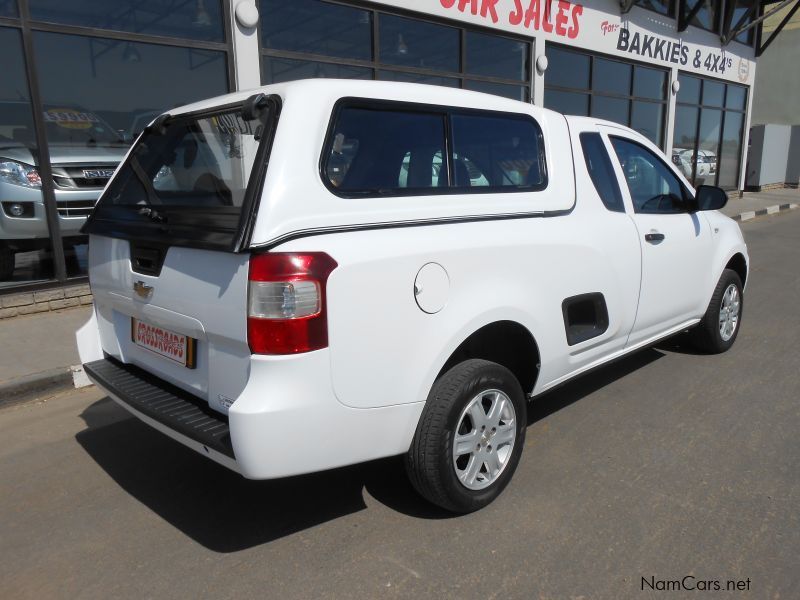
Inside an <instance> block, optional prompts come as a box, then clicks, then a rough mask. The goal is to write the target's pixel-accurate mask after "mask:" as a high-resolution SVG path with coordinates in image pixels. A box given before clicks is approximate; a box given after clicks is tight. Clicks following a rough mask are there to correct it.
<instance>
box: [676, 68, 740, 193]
mask: <svg viewBox="0 0 800 600" xmlns="http://www.w3.org/2000/svg"><path fill="white" fill-rule="evenodd" d="M681 76H684V77H694V78H695V79H699V80H700V100H699V101H698V102H696V103H695V102H686V101H680V100H678V98H677V96H676V98H675V111H676V112H677V109H678V107H679V106H685V107H690V108H696V109H697V111H698V112H697V125H696V126H695V132H694V145H693V146H692V153H693V154H694V156H695V159H694V160H693V161H692V177H691V178H688V177H687V179H689V180H690V181H691V184H692V185H693V186H694V185H695V180H696V179H697V153H698V151H699V150H700V122H701V121H702V119H703V109H704V108H707V109H709V110H719V111H721V112H722V118H721V119H720V125H719V137H718V140H717V150H718V152H717V170H716V173H714V184H713V185H715V186H718V183H719V173H720V163H721V162H722V161H721V152H720V151H721V149H722V135H723V133H724V131H725V118H726V115H727V113H728V112H735V113H739V114H740V115H742V129H741V131H740V134H739V138H740V139H741V140H742V143H741V144H740V145H739V157H738V160H737V161H736V164H737V167H736V178H735V179H736V185H735V186H734V187H733V188H728V187H725V188H723V189H725V190H726V191H730V190H735V189H739V178H740V176H741V174H742V154H743V153H744V146H745V144H744V141H745V135H744V128H745V127H746V125H747V118H746V117H747V104H748V101H749V96H750V86H747V85H739V84H737V83H733V82H731V81H727V80H725V79H717V78H716V77H705V76H703V75H698V74H697V73H691V72H688V71H678V81H680V77H681ZM706 80H711V81H713V82H716V83H721V84H723V85H724V86H725V93H724V94H723V96H722V105H721V106H715V105H713V104H703V90H704V87H705V81H706ZM729 87H736V88H741V89H744V91H745V96H744V108H728V107H727V106H726V103H727V102H728V88H729Z"/></svg>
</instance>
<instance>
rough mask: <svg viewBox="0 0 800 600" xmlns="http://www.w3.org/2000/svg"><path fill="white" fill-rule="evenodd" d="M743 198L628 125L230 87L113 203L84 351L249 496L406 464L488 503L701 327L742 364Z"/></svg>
mask: <svg viewBox="0 0 800 600" xmlns="http://www.w3.org/2000/svg"><path fill="white" fill-rule="evenodd" d="M726 201H727V196H726V195H725V193H724V192H723V191H722V190H720V189H718V188H713V187H708V186H700V187H699V188H698V189H697V190H695V189H692V187H691V186H690V185H689V183H688V182H687V181H686V179H685V178H684V176H683V175H682V174H681V173H680V171H679V170H678V169H677V168H676V167H675V166H674V165H673V164H672V163H671V162H670V161H669V160H668V159H667V158H666V157H664V155H663V154H662V153H661V152H660V150H659V149H658V148H657V147H656V146H654V145H653V144H652V143H650V142H649V141H648V140H647V139H645V138H644V137H643V136H641V135H640V134H638V133H636V132H634V131H632V130H630V129H628V128H626V127H622V126H619V125H616V124H613V123H608V122H604V121H599V120H596V119H590V118H579V117H565V116H564V115H561V114H559V113H557V112H553V111H551V110H545V109H542V108H539V107H536V106H532V105H530V104H525V103H522V102H517V101H513V100H508V99H504V98H499V97H496V96H489V95H485V94H480V93H476V92H470V91H463V90H451V89H446V88H441V87H434V86H426V85H418V84H405V83H392V82H373V81H368V82H359V81H338V80H313V81H298V82H291V83H285V84H277V85H272V86H267V87H264V88H262V89H261V90H260V91H259V92H258V93H256V94H253V92H252V91H251V92H247V93H236V94H230V95H227V96H224V97H220V98H215V99H212V100H208V101H206V102H200V103H197V104H193V105H190V106H187V107H183V108H180V109H176V110H172V111H170V112H169V113H168V114H164V115H162V116H160V117H158V118H157V119H156V120H155V121H154V122H153V123H152V124H151V125H150V126H149V127H148V128H147V130H146V131H145V132H144V134H143V135H142V136H141V137H140V139H139V140H138V142H137V143H136V144H135V146H134V147H133V149H132V150H131V153H130V155H129V157H128V158H127V159H126V161H125V162H124V163H123V164H122V165H121V167H120V168H119V170H118V171H117V172H116V174H115V175H114V177H113V178H112V180H111V182H110V183H109V185H108V187H107V188H106V190H105V191H104V193H103V195H102V197H101V199H100V201H99V203H98V205H97V208H96V209H95V211H94V212H93V214H92V215H91V217H90V219H89V221H88V222H87V225H86V227H85V231H86V232H87V233H88V234H89V235H90V236H91V241H90V247H89V278H90V281H91V286H92V291H93V293H94V300H95V306H94V314H93V316H92V317H91V319H90V321H89V322H88V323H87V324H86V325H85V326H84V327H83V328H81V329H80V330H79V331H78V334H77V339H78V346H79V350H80V355H81V360H82V361H83V363H84V369H85V371H86V373H87V374H88V376H89V377H90V378H91V379H92V380H93V381H94V382H95V383H96V384H97V385H98V386H100V387H101V388H102V389H103V390H104V391H106V392H107V393H108V394H109V396H111V397H112V398H113V399H114V400H116V401H117V402H118V403H120V404H121V405H122V406H124V407H125V408H126V409H127V410H129V411H130V412H131V413H133V414H134V415H136V416H137V417H138V418H140V419H142V420H143V421H144V422H146V423H148V424H150V425H151V426H153V427H155V428H156V429H158V430H160V431H162V432H163V433H165V434H166V435H168V436H170V437H172V438H173V439H175V440H177V441H178V442H180V443H182V444H185V445H186V446H188V447H190V448H193V449H194V450H196V451H197V452H199V453H200V454H203V455H205V456H207V457H209V458H211V459H212V460H214V461H217V462H218V463H220V464H223V465H225V466H226V467H228V468H230V469H233V470H234V471H237V472H239V473H241V474H242V475H243V476H245V477H248V478H252V479H269V478H277V477H286V476H291V475H298V474H301V473H309V472H314V471H320V470H323V469H331V468H335V467H340V466H343V465H349V464H353V463H358V462H362V461H367V460H371V459H376V458H380V457H386V456H392V455H404V456H405V464H406V467H407V471H408V474H409V476H410V479H411V481H412V483H413V485H414V486H415V488H416V489H417V490H418V491H419V492H420V493H421V494H422V495H423V496H424V497H425V498H427V499H429V500H430V501H431V502H434V503H436V504H438V505H440V506H442V507H445V508H446V509H448V510H452V511H456V512H469V511H473V510H476V509H479V508H481V507H483V506H485V505H487V504H488V503H489V502H491V501H492V500H493V499H494V498H496V497H497V495H498V494H500V492H501V491H502V490H503V488H504V487H505V486H506V485H507V484H508V482H509V480H510V479H511V477H512V475H513V473H514V470H515V468H516V466H517V463H518V461H519V458H520V454H521V452H522V449H523V447H524V442H525V432H526V426H527V417H526V411H527V406H528V401H529V400H533V401H536V397H537V396H539V395H540V394H542V393H544V392H546V391H547V390H550V389H553V388H554V387H556V386H558V385H560V384H562V383H564V382H566V381H568V380H569V379H571V378H573V377H576V376H578V375H580V374H582V373H586V372H587V371H589V370H591V369H594V368H596V367H599V366H601V365H604V364H606V363H608V362H610V361H613V360H615V359H617V358H619V357H621V356H623V355H625V354H628V353H631V352H635V351H636V350H638V349H641V348H645V347H647V346H650V345H652V344H653V343H655V342H656V341H658V340H661V339H663V338H665V337H667V336H671V335H674V334H677V333H681V332H684V331H686V330H690V336H691V339H692V340H693V341H694V343H695V345H696V346H697V348H699V349H701V350H703V351H705V352H711V353H716V352H723V351H725V350H727V349H728V348H730V347H731V345H732V344H733V343H734V340H735V339H736V336H737V334H738V331H739V327H740V322H741V315H742V306H743V291H744V286H745V282H746V280H747V274H748V255H747V249H746V247H745V243H744V240H743V238H742V234H741V232H740V230H739V227H738V225H737V224H736V223H735V222H734V221H732V220H731V219H729V218H728V217H726V216H724V215H722V214H721V213H720V212H719V211H718V210H717V209H719V208H721V207H722V206H723V205H724V204H725V202H726ZM119 451H120V452H128V451H129V449H127V448H120V449H119ZM209 485H214V484H213V483H209Z"/></svg>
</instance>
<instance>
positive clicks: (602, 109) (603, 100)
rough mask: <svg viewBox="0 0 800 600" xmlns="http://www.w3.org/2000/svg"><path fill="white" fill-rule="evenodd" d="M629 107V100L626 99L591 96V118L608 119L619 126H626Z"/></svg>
mask: <svg viewBox="0 0 800 600" xmlns="http://www.w3.org/2000/svg"><path fill="white" fill-rule="evenodd" d="M629 107H630V100H627V99H626V100H623V99H621V98H610V97H608V96H597V95H595V96H592V116H593V117H597V118H598V119H608V120H609V121H615V122H616V123H620V124H621V125H627V124H628V108H629Z"/></svg>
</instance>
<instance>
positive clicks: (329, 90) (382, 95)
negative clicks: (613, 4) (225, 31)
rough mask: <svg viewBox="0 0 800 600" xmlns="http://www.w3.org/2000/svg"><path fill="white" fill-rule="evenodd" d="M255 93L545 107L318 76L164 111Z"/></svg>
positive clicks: (196, 108) (231, 100)
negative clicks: (317, 77) (318, 77)
mask: <svg viewBox="0 0 800 600" xmlns="http://www.w3.org/2000/svg"><path fill="white" fill-rule="evenodd" d="M258 93H264V94H278V95H279V96H281V98H283V99H284V101H287V100H289V99H291V98H292V97H295V96H299V97H305V98H320V97H326V98H330V97H340V98H346V97H360V98H376V99H385V100H399V101H406V102H419V103H423V104H441V105H446V106H459V107H464V108H480V109H484V110H497V111H506V112H519V111H520V110H525V111H530V110H531V109H533V110H534V111H535V112H538V111H545V110H547V109H544V108H541V107H536V106H534V105H532V104H530V103H528V102H521V101H519V100H511V99H510V98H503V97H501V96H495V95H492V94H485V93H483V92H473V91H470V90H461V89H454V88H448V87H442V86H438V85H428V84H424V83H404V82H397V81H363V80H358V79H322V78H320V79H300V80H296V81H288V82H285V83H275V84H272V85H265V86H262V87H259V88H253V89H250V90H243V91H239V92H233V93H230V94H225V95H222V96H216V97H214V98H208V99H206V100H201V101H199V102H194V103H192V104H187V105H185V106H180V107H177V108H174V109H171V110H169V111H167V112H169V114H171V115H178V114H182V113H187V112H195V111H201V110H208V109H211V108H214V107H215V106H224V105H226V104H235V103H237V102H243V101H244V100H246V99H247V98H249V97H250V96H252V95H253V94H258Z"/></svg>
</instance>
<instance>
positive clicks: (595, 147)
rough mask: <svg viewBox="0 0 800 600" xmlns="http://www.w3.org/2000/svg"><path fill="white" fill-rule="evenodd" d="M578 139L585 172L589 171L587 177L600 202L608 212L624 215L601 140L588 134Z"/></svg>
mask: <svg viewBox="0 0 800 600" xmlns="http://www.w3.org/2000/svg"><path fill="white" fill-rule="evenodd" d="M580 138H581V148H582V149H583V158H584V160H585V161H586V170H587V171H589V177H591V178H592V183H593V184H594V187H595V189H596V190H597V194H598V195H599V196H600V200H602V201H603V204H604V205H605V207H606V208H607V209H608V210H610V211H613V212H622V213H624V212H625V205H624V204H623V203H622V192H620V189H619V182H618V181H617V176H616V174H615V173H614V166H613V165H612V164H611V158H610V157H609V156H608V151H607V150H606V147H605V144H603V139H602V138H601V137H600V134H599V133H589V132H586V133H582V134H581V135H580Z"/></svg>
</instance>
